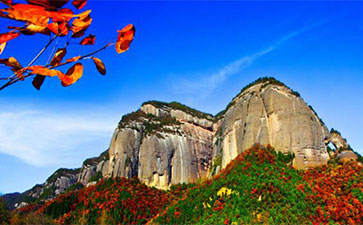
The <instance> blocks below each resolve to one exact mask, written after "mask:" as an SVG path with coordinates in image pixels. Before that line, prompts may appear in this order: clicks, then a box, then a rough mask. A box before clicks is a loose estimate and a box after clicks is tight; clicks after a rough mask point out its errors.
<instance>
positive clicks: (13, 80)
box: [0, 34, 58, 91]
mask: <svg viewBox="0 0 363 225" xmlns="http://www.w3.org/2000/svg"><path fill="white" fill-rule="evenodd" d="M57 37H58V34H57V35H55V36H54V37H53V38H52V39H50V40H49V42H48V43H47V44H46V45H45V47H44V48H43V49H42V50H40V52H39V53H38V54H37V55H36V56H35V57H34V59H33V60H32V61H30V63H29V64H28V65H27V66H26V67H25V68H24V71H26V70H27V69H28V68H29V66H31V65H32V64H33V63H34V62H35V61H36V60H37V59H38V58H39V57H40V56H41V55H42V54H43V52H44V51H45V50H46V49H47V48H48V47H49V45H50V44H52V42H53V41H54V40H55V39H56V38H57ZM28 75H29V74H28ZM15 76H16V73H14V74H13V75H11V76H10V77H9V80H10V81H9V82H7V83H6V84H4V85H3V86H1V87H0V91H1V90H3V89H4V88H6V87H7V86H9V85H11V84H14V83H16V82H18V81H19V80H22V79H24V78H25V77H28V76H22V77H21V78H19V77H18V78H16V79H15Z"/></svg>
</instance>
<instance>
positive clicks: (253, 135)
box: [214, 79, 329, 169]
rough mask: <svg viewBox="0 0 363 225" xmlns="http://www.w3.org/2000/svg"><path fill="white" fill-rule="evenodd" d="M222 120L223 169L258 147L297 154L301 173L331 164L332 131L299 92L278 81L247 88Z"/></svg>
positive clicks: (263, 81)
mask: <svg viewBox="0 0 363 225" xmlns="http://www.w3.org/2000/svg"><path fill="white" fill-rule="evenodd" d="M220 118H221V119H220V120H221V122H220V126H219V128H218V129H219V132H217V134H218V135H217V138H219V139H220V142H221V143H220V144H219V146H216V148H215V150H214V155H218V154H221V155H222V162H221V163H222V167H225V166H226V165H227V164H228V163H229V162H230V161H231V160H232V159H234V158H235V157H236V156H237V155H238V154H240V153H241V152H243V151H244V150H245V149H247V148H249V147H251V146H252V145H253V144H255V143H260V144H263V145H268V144H269V145H271V146H273V147H275V149H277V150H279V151H282V152H288V151H290V152H293V153H294V154H295V160H294V165H295V167H297V168H299V169H305V168H307V167H311V166H318V165H322V164H325V163H327V161H328V160H329V154H328V152H327V148H326V145H325V143H324V139H325V138H326V137H327V136H328V134H329V132H328V129H327V128H326V127H325V125H324V124H323V123H322V121H321V120H320V119H319V118H318V116H317V115H316V113H315V112H314V111H313V110H312V108H311V107H309V106H308V105H307V104H306V103H305V102H304V100H303V99H302V98H300V95H299V94H298V93H297V92H294V91H292V90H291V89H289V88H287V87H286V86H285V85H283V84H282V83H280V82H278V81H276V80H274V79H265V80H260V81H257V82H255V83H254V84H253V85H250V86H248V87H247V88H245V89H244V90H243V91H242V92H241V93H240V94H239V95H237V96H236V97H235V98H234V99H233V101H232V102H231V103H230V105H229V106H228V107H227V109H226V110H225V112H223V113H222V114H221V115H220Z"/></svg>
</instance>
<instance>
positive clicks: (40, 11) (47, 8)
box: [0, 0, 135, 90]
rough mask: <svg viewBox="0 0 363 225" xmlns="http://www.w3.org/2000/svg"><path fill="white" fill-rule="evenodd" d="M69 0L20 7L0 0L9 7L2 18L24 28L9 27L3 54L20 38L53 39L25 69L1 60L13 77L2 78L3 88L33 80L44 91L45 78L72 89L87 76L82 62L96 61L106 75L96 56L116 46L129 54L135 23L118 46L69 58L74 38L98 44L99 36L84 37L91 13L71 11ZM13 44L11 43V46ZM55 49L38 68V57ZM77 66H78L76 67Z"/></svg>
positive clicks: (0, 42) (81, 1)
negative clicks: (59, 44) (62, 43)
mask: <svg viewBox="0 0 363 225" xmlns="http://www.w3.org/2000/svg"><path fill="white" fill-rule="evenodd" d="M68 1H69V0H57V1H55V0H27V4H16V3H14V2H13V1H12V0H0V3H3V4H4V5H5V6H6V7H5V8H3V9H0V17H3V18H7V19H10V20H15V21H18V22H21V23H22V25H21V26H17V27H15V26H9V27H8V28H9V31H8V32H6V33H2V34H0V54H2V53H3V52H4V51H5V48H6V45H7V44H11V41H12V40H13V39H15V38H17V37H19V36H20V35H34V34H42V35H47V36H49V37H50V39H49V42H48V43H47V44H46V45H45V46H44V48H43V49H42V50H41V51H40V52H39V53H38V54H36V55H35V57H34V59H33V60H32V61H31V62H29V63H28V65H27V66H24V67H23V66H22V65H21V63H20V62H19V61H18V60H17V59H16V58H15V57H9V58H4V59H0V64H3V65H5V66H6V67H8V68H9V69H10V70H11V72H12V75H10V76H6V77H1V78H0V79H1V80H2V81H5V82H6V83H5V84H3V85H2V86H1V87H0V90H2V89H4V88H5V87H7V86H9V85H11V84H13V83H16V82H18V81H23V80H24V79H26V78H28V77H34V78H33V82H32V83H33V86H34V87H35V88H36V89H38V90H39V89H40V87H41V86H42V84H43V82H44V79H45V77H58V78H59V80H60V81H61V84H62V85H63V86H69V85H71V84H74V83H75V82H77V80H78V79H80V78H81V77H82V75H83V65H82V64H81V62H80V61H81V60H86V59H92V60H93V62H94V63H95V65H96V68H97V70H98V71H99V72H100V73H101V74H102V75H105V74H106V69H105V65H104V63H103V62H102V61H101V59H99V58H95V57H93V55H94V54H96V53H98V52H99V51H101V50H103V49H106V48H108V47H109V46H112V45H115V49H116V52H117V53H122V52H125V51H126V50H128V49H129V47H130V44H131V42H132V41H133V38H134V35H135V27H134V26H133V25H132V24H129V25H127V26H126V27H124V28H123V29H121V30H120V31H118V38H117V40H116V42H115V43H107V44H106V45H104V46H103V47H101V48H100V49H97V50H95V51H92V52H90V53H89V54H86V55H75V56H69V55H68V52H67V49H68V48H69V44H70V39H75V38H81V37H83V38H82V40H81V41H80V42H79V45H80V46H85V45H94V44H95V43H96V36H95V35H93V34H89V35H87V36H84V35H85V33H86V31H87V29H88V28H89V26H90V25H91V23H92V17H91V10H85V11H82V12H78V13H75V12H73V11H72V9H70V8H67V7H65V6H67V3H68ZM86 3H87V0H73V1H72V5H73V6H74V7H75V8H76V10H81V9H83V8H84V7H85V5H86ZM60 38H65V40H67V41H66V43H65V46H63V47H62V48H58V49H57V50H56V51H54V50H55V49H56V48H57V47H56V45H55V44H54V40H56V39H60ZM8 42H9V43H8ZM52 46H53V51H52V53H51V55H50V56H49V59H51V60H50V62H49V61H48V62H46V63H44V64H38V65H34V64H35V63H38V58H39V57H40V56H41V55H42V54H43V53H44V51H45V50H46V49H47V48H51V47H52ZM73 63H74V64H73ZM68 64H73V65H72V66H71V67H70V68H69V69H68V70H66V72H65V73H64V72H62V71H61V70H59V69H58V67H61V66H65V65H68Z"/></svg>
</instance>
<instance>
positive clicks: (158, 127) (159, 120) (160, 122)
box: [143, 116, 181, 135]
mask: <svg viewBox="0 0 363 225" xmlns="http://www.w3.org/2000/svg"><path fill="white" fill-rule="evenodd" d="M180 124H181V123H180V122H179V121H178V120H176V119H175V118H174V117H171V116H164V117H151V118H150V117H149V119H148V120H145V121H144V123H143V125H144V132H145V134H146V135H147V134H155V133H156V132H157V131H159V132H167V133H174V131H173V130H171V129H169V128H166V127H165V126H179V125H180Z"/></svg>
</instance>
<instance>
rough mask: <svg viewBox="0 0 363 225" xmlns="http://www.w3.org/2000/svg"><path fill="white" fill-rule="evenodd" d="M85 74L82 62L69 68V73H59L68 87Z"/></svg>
mask: <svg viewBox="0 0 363 225" xmlns="http://www.w3.org/2000/svg"><path fill="white" fill-rule="evenodd" d="M82 75H83V65H82V64H81V63H76V64H75V65H74V66H72V67H71V68H69V70H68V71H67V73H66V74H65V75H64V74H60V75H58V77H59V79H60V80H61V81H62V85H63V86H64V87H67V86H69V85H71V84H74V83H75V82H76V81H77V80H78V79H79V78H81V77H82Z"/></svg>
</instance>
